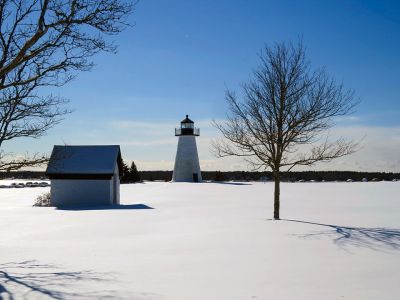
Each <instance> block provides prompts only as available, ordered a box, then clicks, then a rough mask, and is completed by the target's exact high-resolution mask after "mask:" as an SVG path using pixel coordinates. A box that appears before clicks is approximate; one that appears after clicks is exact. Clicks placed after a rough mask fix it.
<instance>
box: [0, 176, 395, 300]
mask: <svg viewBox="0 0 400 300" xmlns="http://www.w3.org/2000/svg"><path fill="white" fill-rule="evenodd" d="M0 184H7V182H4V181H2V182H0ZM45 191H49V188H40V187H38V188H23V189H0V299H229V300H231V299H399V297H400V198H399V195H400V182H369V183H361V182H360V183H358V182H357V183H283V184H282V206H281V217H282V218H284V219H285V220H281V221H272V220H270V218H271V216H272V195H273V184H272V183H266V184H264V183H225V184H222V183H199V184H195V183H193V184H190V183H144V184H131V185H121V201H122V203H123V205H121V206H120V207H118V208H116V207H113V208H110V209H105V208H101V207H99V208H97V209H90V210H79V209H69V210H66V209H65V210H61V209H55V208H39V207H32V204H33V202H34V199H35V197H36V196H37V195H39V194H41V193H43V192H45Z"/></svg>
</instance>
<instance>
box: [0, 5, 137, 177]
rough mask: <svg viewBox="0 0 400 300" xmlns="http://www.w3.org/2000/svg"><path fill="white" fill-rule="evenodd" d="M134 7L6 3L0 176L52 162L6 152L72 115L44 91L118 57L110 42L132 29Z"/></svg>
mask: <svg viewBox="0 0 400 300" xmlns="http://www.w3.org/2000/svg"><path fill="white" fill-rule="evenodd" d="M133 7H134V3H132V1H123V0H29V1H27V0H0V49H1V52H0V171H1V170H10V169H19V168H21V167H24V166H32V165H36V164H40V163H43V162H45V161H46V160H47V159H46V158H45V157H42V156H41V155H37V154H36V155H33V156H25V157H23V158H19V159H18V158H10V154H6V153H4V151H2V147H3V144H4V142H7V141H10V140H12V139H16V138H20V137H31V138H39V137H41V136H43V135H44V134H45V133H46V132H47V131H48V129H49V128H51V127H53V126H54V125H56V124H57V123H59V122H60V120H61V118H62V116H63V115H65V114H67V113H69V111H68V110H67V109H65V108H63V107H64V106H63V105H64V104H65V103H66V102H67V101H66V100H65V99H62V98H60V97H56V96H54V95H52V94H49V95H41V94H39V91H43V90H44V88H46V87H47V90H49V89H48V88H49V87H50V88H51V87H59V86H61V85H64V84H65V83H67V82H69V81H70V80H71V79H72V78H74V76H75V75H76V74H77V72H78V71H87V70H89V69H90V68H91V67H92V66H93V63H92V62H91V61H90V58H91V57H92V56H93V55H95V54H97V53H99V52H101V51H106V52H115V51H116V47H115V45H114V44H113V43H112V42H111V41H108V40H107V39H106V36H107V35H114V34H118V33H119V32H120V31H121V30H123V29H124V28H125V27H126V25H128V24H127V23H126V17H127V16H128V15H129V13H130V12H131V11H132V10H133ZM7 157H8V158H7Z"/></svg>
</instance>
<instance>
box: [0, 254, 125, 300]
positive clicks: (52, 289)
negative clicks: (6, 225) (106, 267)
mask: <svg viewBox="0 0 400 300" xmlns="http://www.w3.org/2000/svg"><path fill="white" fill-rule="evenodd" d="M109 281H113V280H111V278H110V274H107V273H96V272H93V271H79V272H62V271H60V270H59V269H58V268H57V267H56V266H55V265H48V264H40V263H38V262H37V261H35V260H29V261H23V262H20V263H15V262H10V263H3V264H0V299H10V300H14V299H31V298H32V297H35V295H36V296H41V297H43V296H46V297H48V298H50V299H58V300H61V299H71V298H81V297H83V298H88V299H114V298H118V299H123V298H122V297H121V295H119V294H118V293H117V292H116V291H114V290H105V289H101V288H100V289H96V290H94V291H88V290H87V289H85V288H84V287H82V286H81V285H82V284H85V283H88V282H92V283H93V282H98V283H99V284H100V285H102V284H104V283H105V282H109ZM79 287H81V290H84V291H81V292H79ZM77 288H78V290H77ZM72 290H75V291H72Z"/></svg>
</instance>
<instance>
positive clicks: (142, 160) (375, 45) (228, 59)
mask: <svg viewBox="0 0 400 300" xmlns="http://www.w3.org/2000/svg"><path fill="white" fill-rule="evenodd" d="M130 19H131V22H132V23H135V26H134V27H132V28H128V29H127V30H126V31H125V32H123V33H122V34H121V35H119V36H115V37H113V39H115V42H116V43H117V44H118V45H119V51H118V53H117V54H116V55H112V54H101V55H99V56H97V57H96V58H95V59H94V61H95V63H96V66H95V67H94V68H93V69H92V71H90V72H86V73H81V74H79V75H78V77H77V78H76V79H75V80H74V81H73V82H71V83H69V84H68V85H67V86H64V87H62V88H59V89H57V90H56V91H54V92H55V93H56V94H59V95H61V96H63V97H66V98H68V99H70V101H71V102H70V104H69V107H70V108H73V109H74V110H75V111H74V113H72V114H71V115H68V116H66V118H65V120H64V121H63V122H62V123H61V124H59V125H58V126H57V127H55V128H54V129H52V130H51V131H50V132H49V134H48V135H47V136H45V137H44V138H42V139H40V140H31V139H23V140H18V141H15V142H12V143H9V144H8V145H5V150H9V151H13V152H14V153H25V152H26V151H29V152H35V151H38V152H50V151H51V148H52V145H54V144H64V143H67V144H70V145H74V144H120V145H121V148H122V153H123V157H124V159H125V160H126V161H131V160H134V161H135V162H137V164H138V167H139V169H142V170H145V169H148V170H150V169H167V170H168V169H172V168H173V160H174V156H175V151H176V144H177V140H176V138H175V137H174V127H175V126H178V123H179V121H180V120H181V119H183V117H184V116H185V114H189V115H190V117H191V118H192V119H193V120H194V121H195V122H196V121H197V122H196V125H197V126H198V127H200V128H201V130H202V131H201V132H202V135H201V136H200V138H199V139H198V144H199V155H200V160H201V165H202V168H203V169H205V170H218V169H219V170H232V169H246V168H247V167H246V165H245V164H244V163H242V162H241V161H239V160H234V159H231V160H229V159H227V160H218V159H216V158H215V157H214V156H213V155H212V154H211V153H210V151H209V148H210V141H211V140H212V139H213V138H215V137H216V136H217V132H216V131H215V130H214V129H213V128H212V127H211V126H210V121H211V120H212V119H218V120H220V119H223V118H224V117H225V112H226V105H225V102H224V91H225V89H226V88H229V89H234V90H235V89H236V90H238V89H239V88H240V84H241V83H243V82H245V81H246V80H247V79H248V78H249V77H250V75H251V71H252V70H253V69H254V68H255V67H256V66H257V64H258V57H257V54H258V53H259V52H260V50H261V49H262V47H263V46H264V45H265V44H273V43H275V42H279V41H290V40H292V41H296V40H297V39H298V38H299V37H302V39H303V42H304V45H305V46H306V48H307V55H308V58H309V59H310V61H311V62H312V65H313V66H315V67H321V66H325V67H326V68H327V70H328V72H329V73H330V74H331V75H333V76H334V77H335V78H336V79H337V80H339V81H343V83H344V84H345V86H346V87H349V88H352V89H354V90H355V92H356V97H357V98H360V99H361V101H362V102H361V104H360V105H359V107H358V108H357V112H356V113H355V114H354V115H353V116H352V117H351V118H346V119H343V120H341V121H340V122H339V124H338V128H337V130H336V131H335V132H334V135H335V134H339V133H344V134H345V135H346V136H350V137H355V138H360V137H364V140H363V149H362V150H360V151H359V153H357V154H355V155H353V156H352V157H348V158H345V159H342V160H339V161H337V162H332V163H331V164H323V165H320V166H317V168H320V169H346V170H365V171H397V172H399V171H400V155H399V154H398V153H397V152H399V153H400V151H398V149H400V99H399V98H400V76H399V75H400V74H399V72H400V2H398V1H385V0H336V1H328V0H326V1H324V0H304V1H295V0H292V1H290V0H280V1H268V0H262V1H261V0H260V1H250V0H247V1H244V0H243V1H239V0H233V1H222V0H220V1H183V0H182V1H175V0H169V1H161V0H158V1H156V0H142V1H141V2H140V3H139V4H138V5H137V7H136V11H135V12H134V13H133V14H132V16H131V18H130Z"/></svg>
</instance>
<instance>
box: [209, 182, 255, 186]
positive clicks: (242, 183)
mask: <svg viewBox="0 0 400 300" xmlns="http://www.w3.org/2000/svg"><path fill="white" fill-rule="evenodd" d="M210 183H217V184H228V185H252V184H251V183H245V182H232V181H210Z"/></svg>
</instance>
